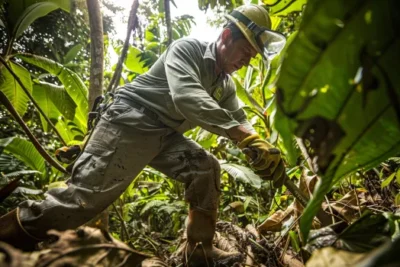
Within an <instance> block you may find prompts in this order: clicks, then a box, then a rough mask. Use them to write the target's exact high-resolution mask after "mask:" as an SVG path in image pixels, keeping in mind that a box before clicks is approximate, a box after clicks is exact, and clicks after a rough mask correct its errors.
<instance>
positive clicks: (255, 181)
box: [221, 163, 262, 189]
mask: <svg viewBox="0 0 400 267" xmlns="http://www.w3.org/2000/svg"><path fill="white" fill-rule="evenodd" d="M221 168H222V169H223V170H225V171H226V172H227V173H229V175H231V176H232V177H233V178H234V179H235V180H238V181H241V182H243V183H245V184H249V185H251V186H253V187H255V188H257V189H260V188H261V183H262V179H261V178H260V177H259V176H258V175H257V174H255V173H254V172H253V171H252V170H251V169H250V168H247V167H244V166H241V165H237V164H233V163H222V164H221Z"/></svg>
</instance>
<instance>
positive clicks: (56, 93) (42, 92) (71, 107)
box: [33, 82, 76, 131]
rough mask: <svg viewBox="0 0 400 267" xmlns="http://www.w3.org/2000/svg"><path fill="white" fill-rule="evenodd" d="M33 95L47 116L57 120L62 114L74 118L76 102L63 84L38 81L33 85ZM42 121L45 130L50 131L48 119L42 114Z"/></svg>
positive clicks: (69, 118) (70, 118)
mask: <svg viewBox="0 0 400 267" xmlns="http://www.w3.org/2000/svg"><path fill="white" fill-rule="evenodd" d="M33 97H34V99H35V100H36V102H37V103H38V105H39V106H40V107H41V108H42V110H43V111H44V113H45V114H46V116H47V117H48V118H50V119H52V120H53V121H57V120H58V119H59V117H60V116H64V117H65V118H66V119H68V120H73V119H74V117H75V109H76V104H75V102H74V101H73V100H72V99H71V97H70V96H69V95H68V93H67V92H66V91H65V89H64V87H63V86H57V85H54V84H50V83H45V82H38V83H36V84H34V86H33ZM41 121H42V125H43V128H44V130H45V131H49V128H48V125H47V121H46V120H44V119H43V118H42V116H41Z"/></svg>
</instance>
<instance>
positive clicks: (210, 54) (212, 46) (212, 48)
mask: <svg viewBox="0 0 400 267" xmlns="http://www.w3.org/2000/svg"><path fill="white" fill-rule="evenodd" d="M216 51H217V44H216V43H215V42H212V43H209V44H208V45H207V48H206V52H205V53H204V56H203V58H204V59H206V58H208V59H211V60H213V61H217V59H216V55H217V52H216Z"/></svg>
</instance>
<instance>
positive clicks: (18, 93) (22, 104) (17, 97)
mask: <svg viewBox="0 0 400 267" xmlns="http://www.w3.org/2000/svg"><path fill="white" fill-rule="evenodd" d="M8 66H10V68H11V70H12V71H13V72H14V73H15V74H16V75H17V76H18V78H19V79H20V81H21V82H22V84H23V85H24V86H25V88H26V89H27V90H28V92H29V93H31V92H32V83H31V77H30V74H29V71H28V70H26V69H25V68H24V67H22V66H20V65H18V64H16V63H13V62H10V61H9V62H8ZM0 76H1V77H0V90H1V91H2V92H3V93H4V94H5V95H6V97H7V98H8V100H10V102H11V104H12V105H13V106H14V108H15V109H16V110H17V112H18V114H19V115H21V116H23V115H24V114H25V112H26V110H27V108H28V101H29V97H28V96H27V94H26V93H25V92H24V91H23V89H22V87H21V86H20V85H19V83H18V82H17V81H16V80H15V79H14V76H12V75H11V73H10V72H9V71H8V70H7V69H6V68H5V67H3V68H2V70H1V72H0Z"/></svg>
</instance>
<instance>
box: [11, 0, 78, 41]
mask: <svg viewBox="0 0 400 267" xmlns="http://www.w3.org/2000/svg"><path fill="white" fill-rule="evenodd" d="M8 2H9V4H8V8H7V24H8V26H9V27H10V28H11V29H14V31H13V32H15V33H16V32H17V31H16V29H17V28H20V29H21V30H22V31H21V30H19V31H18V32H23V31H24V30H25V29H26V28H27V27H28V26H29V25H30V24H31V23H32V22H33V21H34V20H36V19H37V18H39V17H42V16H45V15H46V14H48V13H49V12H51V11H53V10H55V9H57V8H61V9H63V10H65V11H67V12H70V10H71V2H72V1H71V0H11V1H8ZM29 10H30V11H29ZM28 13H29V14H28ZM23 18H25V19H23ZM22 21H24V22H23V23H21V22H22ZM18 24H19V25H20V26H17V25H18ZM16 37H17V36H14V38H16Z"/></svg>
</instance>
